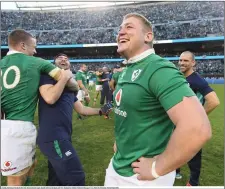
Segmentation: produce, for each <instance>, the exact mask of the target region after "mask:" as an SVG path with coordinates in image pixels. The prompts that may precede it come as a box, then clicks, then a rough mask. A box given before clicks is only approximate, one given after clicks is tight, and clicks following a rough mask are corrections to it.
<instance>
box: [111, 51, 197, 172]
mask: <svg viewBox="0 0 225 189" xmlns="http://www.w3.org/2000/svg"><path fill="white" fill-rule="evenodd" d="M143 54H145V57H143ZM143 54H142V55H141V56H142V58H140V57H141V56H140V57H139V59H138V60H136V62H134V63H132V64H128V65H127V67H126V68H125V69H124V70H123V71H122V73H121V74H120V75H119V79H118V82H117V87H116V90H115V92H114V101H115V105H116V107H115V109H114V111H115V139H116V145H117V151H116V153H115V154H114V157H113V167H114V169H115V171H116V172H117V173H118V174H120V175H122V176H132V175H133V174H134V173H133V168H132V167H131V164H132V163H133V162H134V161H136V160H137V159H138V158H140V157H142V156H143V157H153V156H155V155H158V154H160V153H162V152H163V151H164V150H165V148H166V146H167V143H168V141H169V139H170V136H171V134H172V132H173V130H174V125H173V123H172V121H171V120H170V118H169V116H168V115H167V113H166V112H167V110H169V109H170V108H172V107H173V106H174V105H176V104H177V103H179V102H181V101H182V100H183V97H184V96H187V97H189V96H194V95H195V94H194V93H193V91H192V90H191V89H190V88H189V86H188V84H187V81H186V79H185V78H184V76H183V74H181V73H180V72H179V71H178V70H177V68H176V67H175V66H174V64H173V63H171V62H169V61H167V60H166V59H163V58H161V57H159V56H157V55H155V54H150V53H149V51H147V52H144V53H143Z"/></svg>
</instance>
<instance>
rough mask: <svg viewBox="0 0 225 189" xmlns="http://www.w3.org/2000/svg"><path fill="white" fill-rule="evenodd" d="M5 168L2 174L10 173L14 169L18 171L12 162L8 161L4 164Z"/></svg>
mask: <svg viewBox="0 0 225 189" xmlns="http://www.w3.org/2000/svg"><path fill="white" fill-rule="evenodd" d="M3 166H4V168H5V169H1V171H2V172H8V171H12V170H14V169H17V167H12V168H11V166H12V162H11V161H6V162H5V163H4V164H3Z"/></svg>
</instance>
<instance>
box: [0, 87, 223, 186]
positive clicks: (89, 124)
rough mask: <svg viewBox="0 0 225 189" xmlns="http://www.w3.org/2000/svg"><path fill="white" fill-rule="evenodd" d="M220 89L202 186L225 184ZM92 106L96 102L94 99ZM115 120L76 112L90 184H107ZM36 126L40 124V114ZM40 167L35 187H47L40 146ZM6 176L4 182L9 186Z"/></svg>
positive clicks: (76, 137)
mask: <svg viewBox="0 0 225 189" xmlns="http://www.w3.org/2000/svg"><path fill="white" fill-rule="evenodd" d="M212 87H213V89H214V90H215V91H216V93H217V95H218V97H219V99H220V103H221V105H220V106H219V107H218V108H217V109H216V110H215V111H214V112H212V113H211V114H210V115H209V118H210V121H211V124H212V130H213V137H212V139H211V140H210V141H209V142H208V143H207V144H206V146H205V147H204V149H203V162H202V172H201V180H200V185H201V186H223V185H224V86H223V85H212ZM91 105H92V102H91ZM111 117H112V119H110V120H105V119H104V118H103V117H99V116H97V117H94V116H93V117H89V118H87V119H85V120H77V119H76V113H74V119H73V136H72V139H73V145H74V147H75V148H76V150H77V153H78V154H79V157H80V159H81V162H82V164H83V167H84V170H85V172H86V185H87V186H102V185H103V183H104V177H105V169H106V168H107V166H108V164H109V160H110V158H111V157H112V155H113V149H112V146H113V142H114V133H113V132H114V131H113V128H114V125H113V113H112V114H111ZM35 125H38V121H37V114H36V115H35ZM37 158H38V166H37V168H36V170H35V175H34V177H33V178H32V183H33V185H34V186H44V185H45V183H46V179H47V164H46V159H45V157H44V156H43V155H42V154H41V153H40V150H39V149H37ZM181 173H182V175H183V179H181V180H176V182H175V186H185V185H186V182H187V180H188V178H189V170H188V168H187V166H184V167H182V169H181ZM5 184H6V182H5V178H3V179H2V185H5Z"/></svg>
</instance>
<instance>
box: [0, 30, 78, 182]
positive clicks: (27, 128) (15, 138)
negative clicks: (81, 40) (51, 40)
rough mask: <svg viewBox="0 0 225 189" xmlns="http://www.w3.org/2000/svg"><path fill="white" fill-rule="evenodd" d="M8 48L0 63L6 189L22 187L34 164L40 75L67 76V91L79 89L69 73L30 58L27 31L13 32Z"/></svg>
mask: <svg viewBox="0 0 225 189" xmlns="http://www.w3.org/2000/svg"><path fill="white" fill-rule="evenodd" d="M8 45H9V52H8V53H7V56H5V57H4V58H3V59H2V60H1V62H0V68H1V86H2V90H1V109H2V111H3V112H4V113H5V120H1V172H2V175H3V176H7V185H8V186H22V185H23V184H24V183H25V182H26V181H27V182H28V181H29V178H30V176H32V174H33V171H34V167H35V162H36V161H35V147H36V133H37V132H36V127H35V126H34V124H33V119H34V113H35V110H36V105H37V101H38V87H39V80H40V75H41V73H46V74H48V75H49V76H51V77H52V78H54V79H55V80H58V81H59V82H60V81H61V79H62V76H63V75H64V76H66V77H67V78H68V79H67V82H66V83H65V84H67V86H69V87H70V90H73V91H77V90H78V86H77V83H76V82H75V80H74V79H72V73H71V72H70V71H64V70H61V69H59V68H57V67H55V66H54V65H53V64H51V63H50V62H48V61H46V60H44V59H41V58H36V57H33V55H34V54H35V53H36V39H35V38H34V37H33V36H32V35H31V34H29V33H28V32H26V31H24V30H22V29H16V30H14V31H12V32H11V33H10V34H9V37H8ZM26 184H27V183H26Z"/></svg>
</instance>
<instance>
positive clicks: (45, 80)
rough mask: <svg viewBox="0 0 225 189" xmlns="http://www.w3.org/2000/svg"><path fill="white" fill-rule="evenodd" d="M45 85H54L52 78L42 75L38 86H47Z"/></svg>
mask: <svg viewBox="0 0 225 189" xmlns="http://www.w3.org/2000/svg"><path fill="white" fill-rule="evenodd" d="M47 84H51V85H54V84H55V80H54V79H53V78H51V77H50V76H49V75H47V74H42V75H41V78H40V84H39V86H42V85H47Z"/></svg>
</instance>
